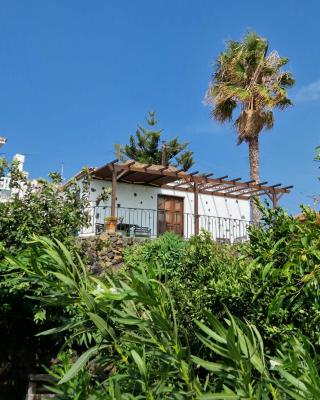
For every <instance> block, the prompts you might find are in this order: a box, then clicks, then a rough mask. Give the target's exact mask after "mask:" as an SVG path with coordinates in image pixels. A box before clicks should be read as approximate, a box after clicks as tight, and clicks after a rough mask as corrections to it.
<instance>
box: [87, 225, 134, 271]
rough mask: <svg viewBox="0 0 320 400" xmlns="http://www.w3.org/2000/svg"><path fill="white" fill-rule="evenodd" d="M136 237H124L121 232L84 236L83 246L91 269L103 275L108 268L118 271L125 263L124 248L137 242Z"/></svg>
mask: <svg viewBox="0 0 320 400" xmlns="http://www.w3.org/2000/svg"><path fill="white" fill-rule="evenodd" d="M135 239H136V238H133V237H124V236H123V235H122V234H121V233H119V232H115V233H107V232H104V233H102V234H101V235H99V236H91V237H87V238H82V239H81V248H82V252H83V254H84V255H85V257H86V259H87V265H88V268H89V271H90V272H92V273H93V274H95V275H103V274H104V273H105V272H106V271H108V270H112V271H117V270H118V269H119V268H121V266H122V265H123V250H124V248H125V247H127V246H131V245H133V244H134V243H135V242H137V240H135ZM140 241H141V240H140Z"/></svg>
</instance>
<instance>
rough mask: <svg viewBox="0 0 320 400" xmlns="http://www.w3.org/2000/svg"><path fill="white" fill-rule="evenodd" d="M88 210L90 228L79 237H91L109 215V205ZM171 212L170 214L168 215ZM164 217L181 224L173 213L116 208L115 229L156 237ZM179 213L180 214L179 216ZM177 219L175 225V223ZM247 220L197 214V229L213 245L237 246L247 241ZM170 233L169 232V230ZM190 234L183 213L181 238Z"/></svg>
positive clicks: (190, 217)
mask: <svg viewBox="0 0 320 400" xmlns="http://www.w3.org/2000/svg"><path fill="white" fill-rule="evenodd" d="M89 211H90V217H91V221H90V225H89V227H87V228H84V229H82V231H81V232H80V235H81V236H82V235H83V236H85V235H94V234H99V233H101V231H102V230H103V229H104V221H105V219H106V218H107V217H110V215H111V207H110V206H98V207H92V209H90V210H89ZM172 213H173V214H174V215H172ZM166 214H171V215H168V216H169V217H170V218H169V220H171V221H172V219H174V218H173V217H175V216H176V217H177V218H178V219H179V224H180V223H181V220H180V219H181V216H180V215H179V216H178V215H176V214H177V213H175V212H169V211H164V210H153V209H141V208H126V207H117V208H116V216H117V217H118V226H117V228H118V229H119V230H123V231H124V233H126V234H127V235H130V236H131V234H134V228H135V227H140V228H145V229H147V230H148V231H149V233H150V237H157V236H158V235H159V229H158V227H159V221H160V220H161V221H166V220H167V218H166V217H167V216H166ZM179 214H180V213H179ZM178 219H177V221H176V222H178ZM249 226H250V221H247V220H242V219H241V220H239V219H234V218H225V217H216V216H207V215H199V228H200V230H206V231H208V232H210V234H211V237H212V239H213V240H215V241H217V242H227V243H237V242H245V241H247V240H248V228H249ZM169 230H170V229H169ZM192 235H194V214H188V213H184V214H183V236H184V237H185V238H186V239H189V238H190V237H191V236H192Z"/></svg>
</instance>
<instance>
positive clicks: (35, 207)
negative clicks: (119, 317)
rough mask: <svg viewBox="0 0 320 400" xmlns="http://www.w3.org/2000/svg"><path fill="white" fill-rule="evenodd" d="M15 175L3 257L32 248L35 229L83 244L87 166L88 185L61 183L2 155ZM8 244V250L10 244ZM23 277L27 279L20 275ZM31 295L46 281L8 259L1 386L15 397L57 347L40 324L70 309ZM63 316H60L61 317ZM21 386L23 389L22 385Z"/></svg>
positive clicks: (0, 232)
mask: <svg viewBox="0 0 320 400" xmlns="http://www.w3.org/2000/svg"><path fill="white" fill-rule="evenodd" d="M8 174H9V176H10V187H11V192H12V196H11V198H10V199H9V201H8V202H2V203H0V263H1V260H2V259H3V256H4V254H5V253H6V254H9V255H13V254H17V253H19V252H20V251H21V250H23V249H27V248H28V246H29V244H28V238H30V236H31V235H32V234H34V233H36V234H43V235H47V236H49V237H55V238H58V239H59V240H60V241H62V242H64V243H66V244H67V245H68V248H69V249H70V250H71V251H76V250H78V249H79V247H78V244H77V240H76V237H75V234H76V233H77V231H79V230H80V228H81V227H83V226H85V225H86V224H87V222H88V221H89V216H88V214H87V212H86V208H87V207H88V204H89V203H88V195H89V186H90V174H89V171H87V170H84V171H83V174H84V186H83V189H82V190H81V191H80V188H79V187H78V185H77V184H76V182H70V183H68V185H65V186H63V185H62V184H61V177H60V175H59V174H57V173H51V174H49V177H50V181H46V180H43V179H39V180H37V181H29V180H28V179H27V177H26V176H25V175H24V173H23V172H20V171H19V164H18V162H15V161H14V162H13V163H12V164H8V163H7V162H6V160H5V159H3V158H0V177H3V176H8ZM4 249H5V250H4ZM20 278H21V279H20ZM27 295H33V296H34V295H37V296H41V286H39V285H38V284H37V283H34V282H32V281H29V280H24V279H23V276H21V277H14V276H11V275H10V272H9V270H8V267H7V264H6V263H5V262H2V263H1V268H0V315H1V320H0V328H1V329H0V330H1V340H0V371H2V373H0V391H1V392H2V391H4V390H8V391H9V393H8V394H7V397H8V398H12V399H15V398H16V397H14V396H18V395H19V390H20V389H21V390H22V391H23V390H24V385H25V384H26V379H27V375H28V374H29V373H30V372H32V371H34V370H36V369H37V368H40V365H39V364H41V362H43V363H46V362H47V361H48V360H50V357H52V354H54V353H55V352H56V350H55V349H56V344H57V343H56V342H57V341H60V342H61V340H63V338H61V339H59V340H56V338H54V339H52V338H37V337H35V333H36V332H37V331H38V330H39V327H38V325H42V326H43V327H48V328H49V327H50V326H52V324H57V323H60V321H61V320H63V318H64V314H65V312H66V310H63V311H61V310H59V312H58V313H56V311H55V310H54V309H51V308H50V307H43V306H41V305H39V303H38V302H36V301H35V300H33V299H30V298H28V297H26V296H27ZM58 321H59V322H58ZM17 387H19V390H17V389H16V388H17Z"/></svg>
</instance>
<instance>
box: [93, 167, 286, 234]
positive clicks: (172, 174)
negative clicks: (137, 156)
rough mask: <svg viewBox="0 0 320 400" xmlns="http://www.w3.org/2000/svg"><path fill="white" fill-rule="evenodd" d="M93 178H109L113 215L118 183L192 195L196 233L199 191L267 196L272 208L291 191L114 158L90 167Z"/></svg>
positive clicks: (234, 196)
mask: <svg viewBox="0 0 320 400" xmlns="http://www.w3.org/2000/svg"><path fill="white" fill-rule="evenodd" d="M91 173H92V176H93V177H94V178H95V179H102V180H110V181H112V194H111V215H112V216H115V214H116V195H117V182H124V183H134V184H140V185H146V186H154V187H160V188H165V189H172V190H177V191H181V192H191V193H193V194H194V219H195V221H194V223H195V225H194V226H195V234H198V233H199V194H200V193H201V194H206V195H213V196H220V197H225V198H231V199H240V200H250V199H251V198H252V197H258V196H263V195H267V196H268V197H269V198H270V200H271V201H272V204H273V207H274V208H275V207H277V204H278V201H279V199H280V198H281V197H282V196H283V195H284V194H286V193H290V189H291V188H292V187H293V186H285V187H283V186H282V185H281V183H277V184H275V185H271V186H267V183H268V182H267V181H265V182H259V183H258V182H256V181H253V180H250V181H246V182H241V178H234V179H230V178H228V176H227V175H225V176H220V177H217V178H215V177H213V176H214V174H213V173H209V174H200V173H199V171H194V172H191V173H187V172H185V171H183V170H178V169H176V168H175V167H173V166H162V165H153V164H141V163H138V162H136V161H133V160H129V161H126V162H124V163H120V162H119V160H114V161H112V162H110V163H108V164H106V165H104V166H102V167H100V168H95V169H93V170H92V172H91Z"/></svg>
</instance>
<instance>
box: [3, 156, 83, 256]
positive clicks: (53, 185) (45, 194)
mask: <svg viewBox="0 0 320 400" xmlns="http://www.w3.org/2000/svg"><path fill="white" fill-rule="evenodd" d="M5 174H10V178H11V181H10V187H11V190H12V197H11V198H10V201H8V202H2V203H0V242H2V243H3V245H4V246H5V247H6V248H7V249H9V250H10V251H11V252H12V253H16V252H18V251H19V250H20V249H21V248H23V247H24V246H25V244H24V241H25V240H26V239H27V238H28V237H29V236H30V235H31V234H39V235H47V236H50V237H55V238H57V239H60V240H66V239H67V240H70V238H71V237H72V236H74V235H75V234H76V233H77V232H78V231H79V230H80V229H81V228H82V227H83V226H86V224H88V222H89V215H88V213H87V211H86V209H87V208H88V205H89V203H88V194H89V185H90V174H89V172H88V171H87V170H84V174H85V178H84V188H83V190H82V191H81V189H80V187H79V186H78V185H77V184H76V182H73V181H72V182H70V183H69V184H68V185H65V186H63V185H61V176H60V175H59V174H57V173H50V174H49V177H50V179H51V180H50V181H46V180H43V179H39V180H37V181H29V180H28V179H27V178H26V176H25V175H24V174H23V173H21V172H20V171H19V169H18V164H17V163H16V162H13V163H12V164H11V165H10V164H8V163H7V162H6V161H5V160H4V159H1V163H0V177H2V176H4V175H5Z"/></svg>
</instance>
